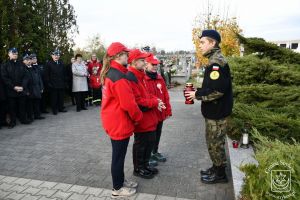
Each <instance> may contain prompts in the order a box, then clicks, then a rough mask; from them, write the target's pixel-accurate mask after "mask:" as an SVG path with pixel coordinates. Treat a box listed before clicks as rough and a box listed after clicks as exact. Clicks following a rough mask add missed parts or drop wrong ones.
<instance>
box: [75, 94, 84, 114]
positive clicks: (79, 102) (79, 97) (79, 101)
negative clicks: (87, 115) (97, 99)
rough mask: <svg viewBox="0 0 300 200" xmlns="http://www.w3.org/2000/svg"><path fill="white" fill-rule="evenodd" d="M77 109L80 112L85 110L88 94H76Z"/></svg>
mask: <svg viewBox="0 0 300 200" xmlns="http://www.w3.org/2000/svg"><path fill="white" fill-rule="evenodd" d="M74 96H75V101H76V109H77V110H78V111H80V110H81V109H84V108H85V96H86V92H74Z"/></svg>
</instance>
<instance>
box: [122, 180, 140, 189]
mask: <svg viewBox="0 0 300 200" xmlns="http://www.w3.org/2000/svg"><path fill="white" fill-rule="evenodd" d="M138 185H139V184H138V183H137V182H134V181H130V180H126V179H125V180H124V183H123V186H124V187H128V188H137V186H138Z"/></svg>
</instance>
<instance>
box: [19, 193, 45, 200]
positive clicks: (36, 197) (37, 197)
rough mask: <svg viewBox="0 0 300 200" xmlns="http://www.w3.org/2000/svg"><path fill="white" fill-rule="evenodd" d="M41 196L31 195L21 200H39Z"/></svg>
mask: <svg viewBox="0 0 300 200" xmlns="http://www.w3.org/2000/svg"><path fill="white" fill-rule="evenodd" d="M40 198H41V196H33V195H31V194H27V195H25V196H24V197H23V198H22V199H21V200H38V199H40Z"/></svg>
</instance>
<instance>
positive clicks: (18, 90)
mask: <svg viewBox="0 0 300 200" xmlns="http://www.w3.org/2000/svg"><path fill="white" fill-rule="evenodd" d="M14 90H15V91H16V92H22V91H23V87H20V86H15V87H14Z"/></svg>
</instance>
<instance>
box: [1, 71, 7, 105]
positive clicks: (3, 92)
mask: <svg viewBox="0 0 300 200" xmlns="http://www.w3.org/2000/svg"><path fill="white" fill-rule="evenodd" d="M1 68H2V66H0V101H3V100H5V99H6V94H5V90H4V83H3V80H2V77H1Z"/></svg>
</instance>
